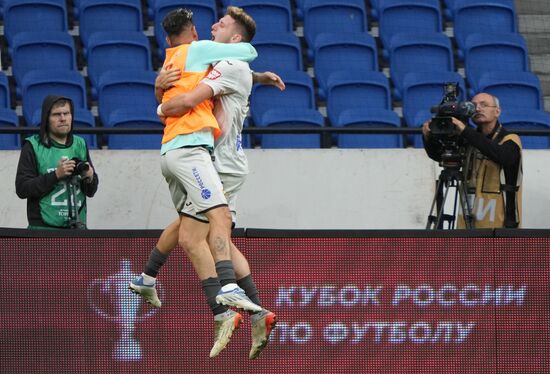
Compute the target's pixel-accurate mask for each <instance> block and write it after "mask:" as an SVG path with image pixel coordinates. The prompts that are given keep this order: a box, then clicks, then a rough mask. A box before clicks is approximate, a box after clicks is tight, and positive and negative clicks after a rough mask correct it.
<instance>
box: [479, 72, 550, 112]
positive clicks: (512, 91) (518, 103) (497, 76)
mask: <svg viewBox="0 0 550 374" xmlns="http://www.w3.org/2000/svg"><path fill="white" fill-rule="evenodd" d="M477 88H478V92H487V93H490V94H491V95H494V96H496V97H498V99H499V101H500V106H501V107H502V108H503V110H508V109H515V108H521V109H536V110H543V109H544V102H543V95H542V89H541V85H540V81H539V78H538V77H537V76H536V75H535V74H533V73H531V72H527V71H517V72H516V71H491V72H487V73H485V74H483V75H482V76H481V78H480V79H479V81H478V87H477Z"/></svg>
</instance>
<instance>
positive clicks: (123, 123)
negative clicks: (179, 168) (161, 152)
mask: <svg viewBox="0 0 550 374" xmlns="http://www.w3.org/2000/svg"><path fill="white" fill-rule="evenodd" d="M111 119H112V123H113V127H118V128H142V129H154V128H156V129H159V130H162V129H163V128H164V126H163V125H162V123H160V122H159V119H158V117H157V116H156V115H155V114H154V113H150V112H144V111H137V112H135V113H131V114H130V115H128V114H126V113H123V112H117V111H115V112H114V113H113V115H112V116H111ZM161 141H162V131H161V133H160V134H116V135H114V134H113V135H109V149H160V147H161Z"/></svg>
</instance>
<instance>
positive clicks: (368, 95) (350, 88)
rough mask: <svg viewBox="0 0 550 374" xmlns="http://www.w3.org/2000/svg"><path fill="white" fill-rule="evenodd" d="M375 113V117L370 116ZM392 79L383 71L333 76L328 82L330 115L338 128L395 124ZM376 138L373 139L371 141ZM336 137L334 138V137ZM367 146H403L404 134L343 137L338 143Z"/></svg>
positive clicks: (344, 71)
mask: <svg viewBox="0 0 550 374" xmlns="http://www.w3.org/2000/svg"><path fill="white" fill-rule="evenodd" d="M369 112H371V113H372V114H373V117H368V113H369ZM390 112H391V113H393V111H392V100H391V94H390V87H389V82H388V78H387V77H386V76H385V75H384V74H383V73H380V72H373V71H364V70H357V69H355V70H342V71H338V72H334V73H332V74H331V76H330V78H329V79H328V82H327V114H328V118H329V121H330V123H331V124H332V126H334V127H343V126H346V125H348V124H349V125H357V124H358V123H361V124H362V125H366V124H367V123H369V122H372V123H379V122H380V120H381V119H384V122H385V123H386V122H389V123H392V121H394V120H395V117H394V115H393V114H390ZM370 137H372V138H370ZM333 138H334V137H333ZM340 138H342V144H348V145H352V144H356V145H359V144H364V145H365V146H369V147H376V146H377V145H378V146H380V147H385V146H391V147H393V146H401V145H402V140H401V135H391V134H390V135H387V134H380V135H370V134H368V135H359V134H351V135H350V134H339V135H337V136H336V139H337V142H338V143H340Z"/></svg>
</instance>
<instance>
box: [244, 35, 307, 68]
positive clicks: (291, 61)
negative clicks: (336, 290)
mask: <svg viewBox="0 0 550 374" xmlns="http://www.w3.org/2000/svg"><path fill="white" fill-rule="evenodd" d="M252 44H253V45H254V48H256V51H257V52H258V57H257V58H256V59H255V60H254V61H252V62H251V63H250V67H251V68H252V69H253V70H255V71H273V72H277V71H280V70H303V69H304V66H303V62H302V50H301V49H300V40H299V39H298V37H297V36H296V35H295V34H294V33H291V32H284V33H258V34H257V35H256V36H255V37H254V39H253V40H252Z"/></svg>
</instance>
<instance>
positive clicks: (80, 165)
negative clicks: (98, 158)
mask: <svg viewBox="0 0 550 374" xmlns="http://www.w3.org/2000/svg"><path fill="white" fill-rule="evenodd" d="M71 160H73V161H74V162H75V167H74V170H73V176H76V175H83V174H84V173H86V172H87V171H88V170H89V169H90V165H88V163H87V162H86V161H82V160H81V159H79V158H78V157H73V158H72V159H71Z"/></svg>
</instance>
